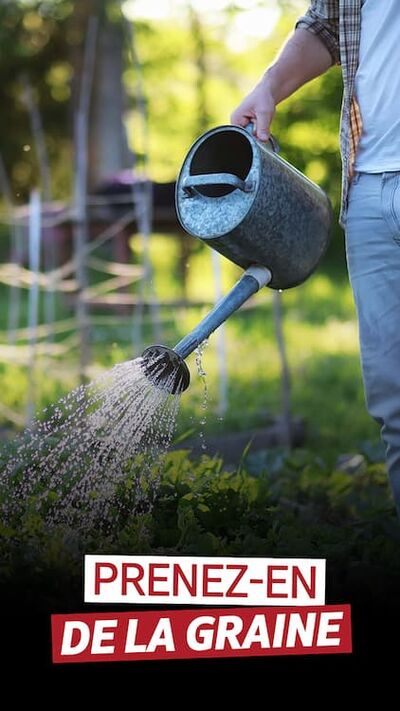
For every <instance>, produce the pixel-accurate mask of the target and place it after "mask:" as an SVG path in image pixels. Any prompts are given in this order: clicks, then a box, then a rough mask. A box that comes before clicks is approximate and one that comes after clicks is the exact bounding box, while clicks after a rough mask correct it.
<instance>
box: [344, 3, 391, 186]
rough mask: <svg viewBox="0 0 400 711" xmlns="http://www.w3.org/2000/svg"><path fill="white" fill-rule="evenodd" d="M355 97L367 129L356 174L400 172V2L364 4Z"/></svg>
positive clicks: (364, 128)
mask: <svg viewBox="0 0 400 711" xmlns="http://www.w3.org/2000/svg"><path fill="white" fill-rule="evenodd" d="M355 95H356V99H357V102H358V105H359V107H360V111H361V118H362V124H363V130H362V135H361V139H360V143H359V145H358V150H357V155H356V161H355V164H354V167H355V169H356V170H358V171H361V172H365V173H381V172H385V171H388V172H389V171H393V170H400V0H364V2H363V6H362V11H361V43H360V60H359V66H358V69H357V74H356V81H355Z"/></svg>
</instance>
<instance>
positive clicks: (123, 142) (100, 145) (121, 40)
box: [69, 0, 132, 188]
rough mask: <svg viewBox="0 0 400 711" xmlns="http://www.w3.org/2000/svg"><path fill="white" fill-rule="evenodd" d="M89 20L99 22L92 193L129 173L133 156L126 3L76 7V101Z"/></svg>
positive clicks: (97, 1) (96, 0) (108, 0)
mask: <svg viewBox="0 0 400 711" xmlns="http://www.w3.org/2000/svg"><path fill="white" fill-rule="evenodd" d="M90 17H96V18H97V19H98V22H99V30H98V41H97V48H96V56H95V73H94V83H93V98H92V102H91V121H90V125H91V130H90V138H89V188H94V187H96V185H98V184H99V183H100V182H101V181H102V180H103V179H104V178H106V177H107V176H109V175H112V174H113V173H116V172H117V171H120V170H122V169H125V168H129V167H130V166H131V164H132V156H131V154H130V151H129V149H128V144H127V138H126V132H125V126H124V123H123V117H124V114H125V111H126V108H127V106H126V93H125V88H124V84H123V81H122V77H123V69H124V54H125V49H126V47H125V41H126V33H125V32H124V18H123V15H122V13H121V0H86V2H84V3H79V2H75V3H74V6H73V11H72V13H71V16H70V20H69V29H70V53H71V54H70V56H71V64H72V66H73V69H74V72H73V76H74V82H73V84H74V92H73V93H74V97H75V101H76V100H77V99H76V97H77V96H78V95H79V88H80V77H81V71H82V61H83V56H82V54H83V46H84V38H85V33H86V31H87V27H88V22H89V19H90ZM74 103H75V102H74Z"/></svg>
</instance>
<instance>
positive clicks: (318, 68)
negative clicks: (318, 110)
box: [231, 0, 339, 141]
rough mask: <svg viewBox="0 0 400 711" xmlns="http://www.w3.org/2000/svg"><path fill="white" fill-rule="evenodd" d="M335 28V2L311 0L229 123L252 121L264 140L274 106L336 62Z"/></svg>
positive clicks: (337, 47)
mask: <svg viewBox="0 0 400 711" xmlns="http://www.w3.org/2000/svg"><path fill="white" fill-rule="evenodd" d="M338 26H339V19H338V2H337V0H331V1H330V2H329V0H328V1H325V2H324V1H323V0H320V1H318V0H314V2H313V3H311V7H310V9H309V11H308V12H307V14H306V15H305V16H304V17H302V18H300V20H299V21H298V23H297V26H296V30H295V32H294V34H293V35H292V36H291V37H290V39H289V40H288V41H287V43H286V44H285V45H284V47H283V49H282V51H281V52H280V54H279V56H278V58H277V60H276V61H275V62H274V64H273V65H272V66H271V67H269V69H268V70H267V71H266V72H265V74H264V76H263V77H262V79H261V81H260V82H259V83H258V84H257V86H256V87H255V88H254V89H253V91H252V92H251V93H250V94H249V95H248V96H246V98H245V99H244V100H243V101H242V103H241V104H240V105H239V106H238V108H237V109H236V110H235V111H234V112H233V114H232V116H231V121H232V123H233V124H235V125H239V126H247V124H248V123H249V122H250V121H252V122H253V123H254V124H255V128H256V135H257V138H259V139H260V140H261V141H266V140H267V139H268V135H269V129H270V125H271V122H272V119H273V117H274V114H275V108H276V106H277V104H279V102H280V101H283V100H284V99H286V98H287V97H288V96H290V95H291V94H293V93H294V92H295V91H296V90H297V89H299V88H300V87H301V86H303V84H306V83H307V82H308V81H310V80H311V79H314V78H315V77H317V76H319V75H320V74H323V73H324V72H326V70H327V69H329V67H330V66H332V64H334V63H338V62H339V41H338V40H339V38H338Z"/></svg>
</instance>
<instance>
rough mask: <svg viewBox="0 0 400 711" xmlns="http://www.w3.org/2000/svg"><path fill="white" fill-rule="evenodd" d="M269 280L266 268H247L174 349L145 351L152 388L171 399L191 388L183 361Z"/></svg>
mask: <svg viewBox="0 0 400 711" xmlns="http://www.w3.org/2000/svg"><path fill="white" fill-rule="evenodd" d="M271 279H272V274H271V272H270V270H269V269H267V268H266V267H263V266H259V265H253V266H251V267H249V268H248V269H247V270H246V271H245V273H244V274H243V276H242V277H241V278H240V279H239V281H238V282H236V284H235V286H234V287H233V288H232V289H231V290H230V292H229V293H228V294H227V295H226V296H224V298H223V299H221V301H219V302H218V303H217V304H216V305H215V306H214V308H213V309H212V311H210V313H208V314H207V316H206V317H205V318H204V319H203V320H202V321H201V322H200V323H199V324H198V325H197V326H196V327H195V328H194V329H193V331H191V332H190V333H188V334H187V335H186V336H185V337H184V338H182V340H181V341H179V343H177V345H176V346H175V348H174V349H171V348H167V347H166V346H159V345H156V346H150V347H149V348H146V350H145V351H144V352H143V353H142V368H143V371H144V373H145V375H146V377H147V379H148V380H149V381H150V382H151V383H152V385H155V386H156V387H159V388H161V389H162V390H167V391H168V392H170V393H171V394H174V395H175V394H179V393H182V392H184V391H185V390H186V389H187V388H188V387H189V384H190V372H189V368H188V367H187V365H186V363H185V358H187V357H188V356H189V355H190V354H191V353H193V351H194V350H196V348H198V346H199V345H200V344H201V343H203V341H205V340H206V339H207V338H208V337H209V336H210V335H211V334H212V333H213V332H214V331H215V330H216V329H217V328H218V327H219V326H221V324H222V323H224V321H226V320H227V319H228V318H229V316H231V315H232V314H233V313H234V312H235V311H236V310H237V309H238V308H239V307H240V306H242V304H244V302H245V301H247V299H249V298H250V296H252V295H253V294H255V293H256V292H257V291H258V290H259V289H261V287H263V286H266V285H267V284H269V282H270V281H271Z"/></svg>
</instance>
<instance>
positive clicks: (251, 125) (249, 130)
mask: <svg viewBox="0 0 400 711" xmlns="http://www.w3.org/2000/svg"><path fill="white" fill-rule="evenodd" d="M254 129H255V126H254V123H252V122H251V121H250V123H248V124H247V126H246V127H245V129H244V130H245V131H247V133H249V134H250V136H253V137H254V138H255V135H254ZM267 143H269V144H270V147H271V148H272V150H273V152H274V153H279V151H280V150H281V149H280V146H279V143H278V141H277V140H276V138H275V137H274V136H273V135H272V134H270V136H269V138H268V141H267ZM262 145H263V146H265V143H264V142H263V143H262Z"/></svg>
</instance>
